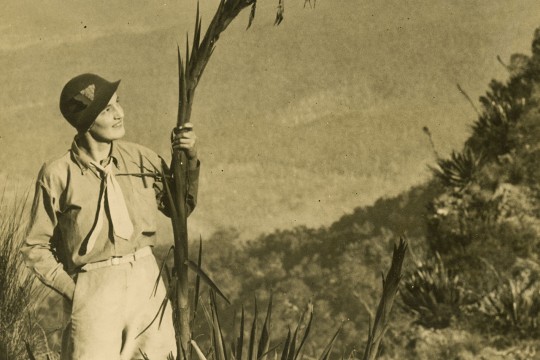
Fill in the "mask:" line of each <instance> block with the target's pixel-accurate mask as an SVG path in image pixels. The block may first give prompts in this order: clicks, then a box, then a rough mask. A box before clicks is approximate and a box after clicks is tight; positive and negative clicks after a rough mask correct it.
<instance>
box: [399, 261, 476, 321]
mask: <svg viewBox="0 0 540 360" xmlns="http://www.w3.org/2000/svg"><path fill="white" fill-rule="evenodd" d="M400 292H401V299H402V300H403V304H404V306H405V309H406V310H408V311H410V312H412V313H414V314H415V315H416V316H417V320H416V323H418V324H420V325H422V326H424V327H428V328H435V329H440V328H445V327H448V326H450V324H451V321H452V319H453V318H455V317H457V316H459V314H460V306H461V305H462V303H463V301H464V294H465V291H464V288H463V286H462V284H461V282H460V280H459V277H458V276H457V275H455V276H454V275H452V274H450V273H449V271H448V270H447V268H446V267H445V266H444V263H443V261H442V260H441V258H440V256H439V255H437V256H436V257H435V258H434V259H433V260H431V261H429V262H427V263H425V264H422V263H421V264H419V265H418V267H417V268H416V269H415V270H414V271H412V272H411V273H409V274H407V275H405V277H404V279H403V287H402V288H401V291H400Z"/></svg>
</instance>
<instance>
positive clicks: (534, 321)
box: [206, 28, 540, 359]
mask: <svg viewBox="0 0 540 360" xmlns="http://www.w3.org/2000/svg"><path fill="white" fill-rule="evenodd" d="M507 69H508V71H509V75H508V79H507V80H506V81H504V82H501V81H495V80H494V81H491V82H490V83H489V86H488V90H487V91H486V93H485V95H483V96H482V97H481V98H480V103H481V104H482V108H481V112H480V113H479V116H478V119H477V120H476V121H475V122H474V124H473V131H472V134H471V136H470V137H469V138H468V139H467V141H466V142H465V144H464V147H463V148H462V150H460V151H454V152H453V154H452V155H451V156H450V157H448V158H440V159H438V161H437V163H438V164H437V166H436V167H434V176H433V178H432V179H431V180H429V181H428V182H426V183H424V184H422V185H419V186H416V187H413V188H412V189H411V190H409V191H407V192H404V193H402V194H400V195H398V196H396V197H392V198H385V199H380V200H378V201H376V202H375V203H374V204H373V205H372V206H368V207H359V208H357V209H355V210H354V211H353V212H352V213H351V214H348V215H345V216H342V217H341V218H340V219H339V220H338V221H336V222H334V223H333V224H332V225H330V226H322V227H319V228H308V227H296V228H294V229H291V230H284V231H276V232H272V233H270V234H267V235H262V236H260V237H258V238H257V239H255V240H253V241H249V242H247V243H246V244H244V245H239V244H238V241H235V240H236V238H237V237H238V234H237V233H235V232H234V231H233V230H229V231H223V232H221V233H217V234H215V235H214V236H213V237H212V239H210V241H209V242H208V244H207V245H206V248H207V249H208V250H207V259H206V266H207V267H208V268H210V269H211V271H212V273H213V274H214V277H215V278H216V279H218V283H220V284H223V287H224V288H225V289H226V291H227V293H230V294H232V296H233V298H235V299H237V301H236V303H235V306H239V304H240V303H246V302H249V301H250V298H251V297H252V296H253V293H256V294H257V295H258V296H259V297H262V298H263V299H266V298H268V296H269V293H270V292H271V291H272V292H273V293H274V296H275V298H276V299H277V301H276V303H278V304H280V305H281V308H280V311H281V313H280V316H279V319H278V320H277V321H276V326H277V327H278V328H279V329H282V331H284V329H285V326H286V324H288V323H290V319H291V318H295V317H298V316H299V314H300V312H301V309H302V306H303V304H304V303H306V302H307V301H308V300H310V299H311V300H312V301H313V303H314V304H315V307H316V308H319V309H320V310H319V311H320V312H319V317H318V319H317V321H318V326H319V328H317V329H316V330H315V334H316V335H315V336H314V339H313V340H312V344H311V346H312V348H311V351H313V352H316V349H321V347H323V346H324V342H323V341H324V340H322V339H325V337H324V334H329V333H331V331H332V329H333V328H334V329H335V328H337V327H338V326H339V324H340V323H341V322H342V321H345V323H344V329H345V331H344V333H343V335H342V338H341V339H340V346H341V348H342V349H345V350H343V351H344V353H345V354H347V353H348V352H349V351H352V349H355V348H358V347H360V348H362V344H361V340H359V339H363V338H364V337H363V334H365V333H366V331H367V328H366V326H367V325H366V324H367V323H368V314H369V313H368V311H367V310H366V305H367V307H368V308H369V307H371V308H372V307H373V306H374V302H375V300H376V298H377V297H376V291H377V290H376V289H378V288H379V286H380V284H379V283H378V282H379V279H378V278H377V276H376V275H377V272H378V271H383V269H385V268H386V267H387V266H388V264H389V260H390V259H389V254H390V252H391V246H392V244H393V243H395V242H396V241H397V239H398V237H399V236H400V235H402V234H406V235H407V236H408V238H409V241H410V245H411V253H410V255H411V256H409V257H408V260H407V266H406V275H405V276H404V279H403V283H402V286H401V290H400V294H401V297H400V302H399V305H400V306H399V307H398V309H396V310H395V313H394V315H393V316H394V319H395V320H394V324H393V325H392V327H391V329H390V330H389V334H388V337H389V340H387V342H386V347H385V350H384V353H383V356H382V357H383V358H385V359H443V358H444V359H446V358H452V359H485V358H489V359H523V358H527V359H529V358H530V359H533V358H534V359H536V358H537V357H534V354H535V353H536V351H537V349H538V339H539V336H540V331H539V330H540V329H539V327H538V323H539V320H540V307H539V306H538V305H539V304H540V296H539V294H540V292H539V289H540V261H539V259H540V246H539V244H540V243H539V240H538V239H539V234H540V211H539V209H540V186H539V185H538V176H539V172H540V163H539V161H538V159H539V151H540V147H539V146H538V141H539V134H540V110H539V105H540V102H539V99H540V96H539V95H540V93H539V89H540V87H539V84H540V28H539V29H537V30H536V33H535V37H534V39H533V42H532V55H531V56H526V55H522V54H516V55H514V56H512V57H511V61H510V62H509V63H508V64H507ZM215 249H219V251H217V252H216V251H215ZM208 253H209V254H210V255H208Z"/></svg>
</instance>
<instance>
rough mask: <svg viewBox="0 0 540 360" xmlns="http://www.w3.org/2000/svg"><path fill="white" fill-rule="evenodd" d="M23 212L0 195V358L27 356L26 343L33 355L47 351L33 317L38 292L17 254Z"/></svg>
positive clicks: (19, 206) (21, 235)
mask: <svg viewBox="0 0 540 360" xmlns="http://www.w3.org/2000/svg"><path fill="white" fill-rule="evenodd" d="M14 203H15V204H24V203H25V201H24V200H23V201H20V199H19V201H17V200H15V202H14ZM24 213H25V212H24V206H23V205H13V204H8V203H7V201H6V200H5V198H4V197H2V198H0V359H10V360H11V359H15V360H16V359H28V355H27V352H26V344H28V345H29V346H30V348H31V349H35V351H34V353H35V354H34V355H35V356H36V357H39V355H45V354H47V353H48V352H49V351H48V346H47V341H46V336H45V334H44V332H43V331H42V329H41V328H40V327H39V326H38V325H37V323H36V322H35V321H34V320H35V318H34V316H33V307H32V305H33V304H34V301H33V300H35V299H37V298H38V297H39V295H40V294H39V291H38V290H37V288H35V287H34V286H33V277H31V276H30V274H29V272H28V271H27V270H26V269H25V266H24V264H23V263H22V258H21V257H20V256H19V249H20V246H21V245H22V240H23V236H24V233H25V229H24V226H23V221H22V219H23V214H24ZM49 357H50V358H51V359H52V358H53V356H52V354H50V356H49Z"/></svg>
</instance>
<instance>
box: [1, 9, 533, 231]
mask: <svg viewBox="0 0 540 360" xmlns="http://www.w3.org/2000/svg"><path fill="white" fill-rule="evenodd" d="M486 4H490V6H485V5H486ZM201 5H202V14H203V21H207V19H208V18H209V13H210V11H211V10H212V8H213V6H214V5H215V1H214V2H208V3H204V4H201ZM534 6H535V3H534V2H533V1H528V2H526V3H520V4H519V6H518V5H507V6H505V7H502V6H498V5H493V4H492V3H491V2H484V1H480V2H478V3H474V4H472V3H470V2H468V1H456V2H452V5H451V6H450V5H449V3H445V2H433V3H429V4H426V3H425V2H424V1H412V2H407V4H406V5H405V4H403V3H402V2H399V1H392V2H390V3H388V2H387V3H385V4H382V3H380V2H378V1H356V0H344V1H341V2H340V4H339V6H334V5H333V4H332V3H331V2H329V1H318V4H317V8H316V9H315V10H309V9H303V7H302V2H301V1H292V2H290V3H288V4H287V17H286V21H285V22H284V23H283V24H282V26H280V27H273V26H272V21H273V16H274V8H275V4H274V3H273V2H269V3H265V4H264V5H263V4H262V3H261V5H260V6H259V8H258V14H257V19H256V21H255V24H254V26H253V28H252V29H250V30H249V31H245V25H246V24H245V21H244V20H246V17H247V14H245V16H244V17H243V18H244V19H242V18H240V19H239V21H238V22H237V23H235V24H233V25H232V27H231V28H230V29H229V30H228V32H227V33H226V34H225V35H224V36H223V38H222V39H221V40H220V43H219V44H218V48H217V50H216V53H215V57H214V58H213V59H212V61H211V63H210V64H209V66H208V68H207V70H206V73H205V75H204V78H203V80H202V82H201V84H200V86H199V89H198V93H197V97H196V101H195V105H194V122H195V123H196V125H197V132H198V135H199V141H200V145H201V158H202V160H203V164H204V169H205V170H204V171H203V179H202V186H201V192H202V193H201V197H200V201H201V202H200V206H199V209H198V210H197V212H196V213H195V214H194V217H193V219H192V229H193V231H194V236H198V235H199V234H202V235H203V237H205V238H206V237H209V236H210V235H211V234H212V232H213V231H215V230H216V229H219V228H221V227H227V226H234V227H236V228H237V229H239V231H241V232H242V233H244V238H249V237H254V236H257V235H258V234H259V233H260V232H263V231H265V232H270V231H273V230H274V229H275V228H290V227H293V226H296V225H298V224H304V225H307V226H318V225H323V224H324V225H329V224H330V223H331V222H332V221H333V220H334V219H336V218H338V217H340V216H341V215H343V214H345V213H347V212H350V211H352V210H353V209H354V208H355V207H357V206H360V205H367V204H371V203H372V202H373V201H375V200H376V199H377V198H379V197H381V196H392V195H396V194H398V193H400V192H402V191H405V190H406V189H408V188H409V187H410V186H412V185H415V184H419V183H420V182H422V181H423V180H425V179H426V177H427V175H428V172H427V171H426V166H425V165H426V164H428V163H433V156H432V153H431V150H430V147H429V143H428V142H427V139H426V138H425V136H424V135H423V133H422V132H421V128H422V126H424V125H426V126H429V127H430V129H431V131H432V133H433V136H434V139H435V141H436V142H437V146H438V150H439V152H440V153H441V154H447V153H448V152H449V151H450V149H453V148H457V147H459V146H460V144H461V143H462V142H463V141H464V140H465V138H466V136H467V134H468V132H469V125H470V123H471V121H472V119H473V117H474V112H473V111H472V109H471V108H470V106H469V104H467V102H466V101H465V100H464V99H463V98H462V96H461V95H460V94H459V93H458V91H456V88H455V84H456V82H460V83H461V84H462V85H463V86H464V87H465V88H466V89H467V90H468V91H469V93H470V94H471V96H473V97H476V96H478V95H479V94H481V92H482V89H483V84H485V83H487V81H488V80H489V79H490V78H491V77H502V76H504V72H505V70H504V68H502V67H501V66H500V64H498V62H497V61H496V58H495V57H496V55H501V57H502V58H503V59H507V58H508V57H509V55H510V54H511V53H513V52H516V51H523V49H526V48H527V43H526V41H524V40H523V39H526V38H527V37H528V35H529V34H530V32H531V29H532V28H533V27H534V25H532V24H536V16H535V12H534V11H529V10H528V9H531V8H534ZM194 8H195V2H193V3H189V4H186V3H180V2H175V3H161V2H147V3H145V4H137V6H133V5H132V4H131V2H128V1H126V0H123V1H117V2H115V3H114V4H109V3H105V2H100V3H92V4H90V3H87V2H84V1H74V2H70V3H69V4H66V3H65V2H63V1H59V0H51V1H48V3H47V6H46V7H44V6H35V4H34V3H33V2H30V1H11V0H10V1H7V3H6V6H5V8H4V9H3V11H2V13H1V14H0V20H1V22H2V24H3V25H2V26H3V28H2V29H3V31H2V33H1V34H0V52H1V56H0V66H1V67H2V68H3V69H9V71H5V72H2V74H0V81H2V83H4V84H9V86H6V87H5V88H4V90H3V91H2V93H1V94H0V106H1V107H2V110H3V111H2V114H0V136H1V140H0V162H1V163H2V164H3V166H2V170H1V171H2V172H3V173H5V174H4V176H6V174H9V175H10V176H20V177H21V178H22V179H28V182H31V180H30V179H31V178H33V177H34V176H35V175H36V173H37V170H38V169H39V167H40V165H41V163H43V162H44V161H45V160H47V159H49V158H51V157H55V156H58V155H60V154H62V153H63V152H64V151H65V150H66V149H67V148H68V147H69V144H70V141H71V138H72V136H73V131H72V130H71V129H70V128H69V126H67V125H66V124H65V122H64V121H63V120H62V119H61V117H60V114H59V112H58V109H57V105H56V104H57V96H58V92H59V91H60V89H61V87H62V85H63V84H64V82H65V81H66V80H67V79H68V78H69V77H70V76H72V75H73V74H76V73H79V72H83V71H94V72H98V73H100V74H103V75H104V76H106V77H109V78H111V79H113V78H122V79H123V82H122V85H121V87H120V96H121V101H122V104H123V105H124V107H125V109H126V127H127V130H128V133H127V139H128V140H133V141H137V142H140V143H142V144H144V145H147V146H149V147H151V148H153V149H155V150H156V151H158V152H159V153H161V154H163V155H165V156H167V153H168V149H167V141H166V139H167V138H168V132H169V129H170V127H171V126H172V124H173V123H174V117H175V113H176V105H175V102H176V96H177V94H176V92H177V86H176V63H175V62H176V54H175V47H176V43H177V42H179V43H180V44H182V43H183V38H184V35H183V34H184V33H185V31H186V30H188V29H190V26H189V25H190V24H189V23H190V21H192V20H193V19H192V18H193V14H194ZM59 14H65V15H66V16H59ZM241 17H242V16H241ZM515 18H520V22H519V23H518V24H516V23H515V21H514V19H515ZM479 19H482V21H481V22H480V21H479ZM291 49H294V52H292V51H291ZM21 159H22V160H21Z"/></svg>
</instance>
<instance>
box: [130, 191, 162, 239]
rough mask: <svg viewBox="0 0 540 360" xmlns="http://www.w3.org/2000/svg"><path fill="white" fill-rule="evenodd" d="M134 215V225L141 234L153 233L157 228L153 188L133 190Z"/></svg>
mask: <svg viewBox="0 0 540 360" xmlns="http://www.w3.org/2000/svg"><path fill="white" fill-rule="evenodd" d="M134 195H135V199H134V200H135V201H134V203H135V205H136V208H135V209H133V210H134V216H135V221H136V223H135V224H136V226H137V227H138V228H139V229H140V232H141V233H142V234H143V235H153V234H155V233H156V229H157V203H156V192H155V191H154V189H153V188H143V189H136V190H135V191H134Z"/></svg>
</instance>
